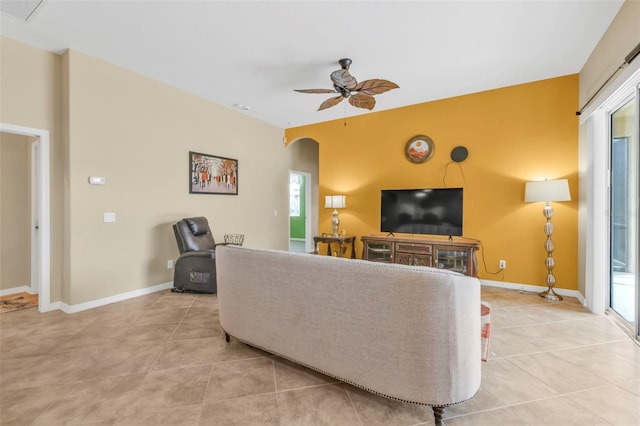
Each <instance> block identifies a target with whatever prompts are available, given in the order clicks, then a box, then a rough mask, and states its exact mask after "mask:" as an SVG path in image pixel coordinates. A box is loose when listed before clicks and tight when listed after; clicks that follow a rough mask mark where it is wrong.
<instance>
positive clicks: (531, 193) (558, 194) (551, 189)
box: [524, 179, 571, 203]
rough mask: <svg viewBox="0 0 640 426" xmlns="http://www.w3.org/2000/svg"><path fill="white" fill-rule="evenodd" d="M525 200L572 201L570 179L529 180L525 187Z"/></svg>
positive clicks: (528, 201)
mask: <svg viewBox="0 0 640 426" xmlns="http://www.w3.org/2000/svg"><path fill="white" fill-rule="evenodd" d="M524 201H525V202H527V203H530V202H536V201H571V194H570V193H569V181H568V180H567V179H557V180H541V181H538V182H527V185H526V186H525V189H524Z"/></svg>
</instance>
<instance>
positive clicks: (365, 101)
mask: <svg viewBox="0 0 640 426" xmlns="http://www.w3.org/2000/svg"><path fill="white" fill-rule="evenodd" d="M338 63H339V64H340V67H341V69H339V70H337V71H334V72H332V73H331V81H333V90H331V89H296V90H294V91H295V92H300V93H339V94H340V95H339V96H335V97H333V98H329V99H327V100H326V101H324V102H323V103H322V104H320V108H318V111H321V110H323V109H327V108H330V107H332V106H334V105H337V104H339V103H340V102H342V100H343V99H349V103H350V104H351V105H353V106H354V107H357V108H366V109H368V110H369V111H371V110H372V109H373V107H374V106H376V99H375V98H374V97H373V95H378V94H380V93H384V92H387V91H389V90H391V89H397V88H398V87H400V86H398V85H397V84H395V83H394V82H392V81H389V80H381V79H373V80H364V81H361V82H360V83H358V81H357V80H356V79H355V77H354V76H352V75H351V74H349V66H351V59H349V58H343V59H340V60H339V61H338Z"/></svg>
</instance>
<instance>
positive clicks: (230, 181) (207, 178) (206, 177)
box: [189, 151, 238, 195]
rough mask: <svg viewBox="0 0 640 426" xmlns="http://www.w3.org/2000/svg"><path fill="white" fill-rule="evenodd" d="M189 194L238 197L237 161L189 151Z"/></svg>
mask: <svg viewBox="0 0 640 426" xmlns="http://www.w3.org/2000/svg"><path fill="white" fill-rule="evenodd" d="M189 194H222V195H238V160H236V159H233V158H226V157H220V156H217V155H210V154H203V153H201V152H194V151H189Z"/></svg>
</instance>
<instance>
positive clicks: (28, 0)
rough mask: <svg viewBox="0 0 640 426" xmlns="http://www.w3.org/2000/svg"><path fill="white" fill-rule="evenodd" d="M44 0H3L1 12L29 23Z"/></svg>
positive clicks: (0, 2)
mask: <svg viewBox="0 0 640 426" xmlns="http://www.w3.org/2000/svg"><path fill="white" fill-rule="evenodd" d="M42 3H44V0H2V1H0V12H2V13H4V14H7V15H9V16H13V17H14V18H18V19H20V20H22V21H24V22H27V21H28V20H29V18H31V17H32V16H33V14H34V13H35V11H36V10H37V9H38V7H40V5H41V4H42Z"/></svg>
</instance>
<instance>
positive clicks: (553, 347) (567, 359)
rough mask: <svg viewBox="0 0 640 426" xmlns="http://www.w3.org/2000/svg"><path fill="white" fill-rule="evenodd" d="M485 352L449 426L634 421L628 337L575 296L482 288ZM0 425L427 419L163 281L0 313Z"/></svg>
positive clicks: (633, 363) (634, 349) (637, 357)
mask: <svg viewBox="0 0 640 426" xmlns="http://www.w3.org/2000/svg"><path fill="white" fill-rule="evenodd" d="M482 293H483V295H482V297H483V299H484V300H487V301H489V302H490V303H491V305H492V312H491V319H492V337H491V343H490V345H491V346H490V352H491V356H490V358H489V362H487V363H483V364H482V387H481V389H480V391H479V392H478V394H477V395H476V397H475V398H473V399H472V400H470V401H468V402H466V403H464V404H460V405H457V406H454V407H450V408H448V409H447V411H446V412H445V424H446V425H449V426H453V425H474V426H477V425H620V426H636V425H639V424H640V347H638V346H637V345H636V344H635V343H634V342H633V341H632V340H631V339H630V338H629V337H627V336H626V335H625V334H624V333H623V332H622V331H620V330H619V329H618V328H617V326H616V325H614V324H613V322H612V321H610V320H609V319H608V318H606V317H602V316H597V315H594V314H591V313H589V312H588V311H587V310H585V309H584V308H583V307H582V306H581V305H580V304H579V303H578V302H577V301H576V300H575V299H567V300H565V301H563V302H557V303H553V302H548V301H546V300H544V299H542V298H540V297H538V296H537V295H535V294H531V293H521V292H518V291H513V290H505V289H497V288H491V287H485V288H483V290H482ZM0 424H2V425H3V426H5V425H21V426H22V425H93V426H107V425H118V426H121V425H132V426H145V425H171V426H175V425H185V426H192V425H193V426H196V425H243V426H244V425H296V426H298V425H332V426H333V425H362V426H364V425H366V426H369V425H401V426H402V425H406V426H408V425H432V424H433V414H432V412H431V410H430V409H429V408H428V407H422V406H416V405H408V404H402V403H398V402H394V401H389V400H386V399H383V398H380V397H377V396H374V395H372V394H369V393H367V392H364V391H361V390H359V389H356V388H354V387H352V386H349V385H346V384H343V383H339V382H336V381H335V380H333V379H331V378H329V377H326V376H323V375H321V374H318V373H315V372H313V371H310V370H308V369H305V368H302V367H299V366H297V365H295V364H292V363H290V362H287V361H285V360H282V359H280V358H278V357H274V356H270V355H269V354H266V353H264V352H262V351H260V350H257V349H254V348H251V347H249V346H246V345H244V344H241V343H238V341H235V340H233V339H232V341H231V343H230V344H227V343H225V341H224V337H223V336H222V332H221V329H220V325H219V323H218V310H217V302H216V297H215V296H210V295H194V294H174V293H170V292H168V291H166V292H161V293H156V294H152V295H148V296H143V297H139V298H136V299H131V300H128V301H124V302H119V303H115V304H112V305H108V306H104V307H100V308H97V309H92V310H89V311H85V312H80V313H76V314H71V315H69V314H64V313H62V312H60V311H54V312H49V313H46V314H40V313H38V311H37V310H36V309H28V310H24V311H19V312H14V313H10V314H3V315H2V316H1V317H0Z"/></svg>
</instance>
